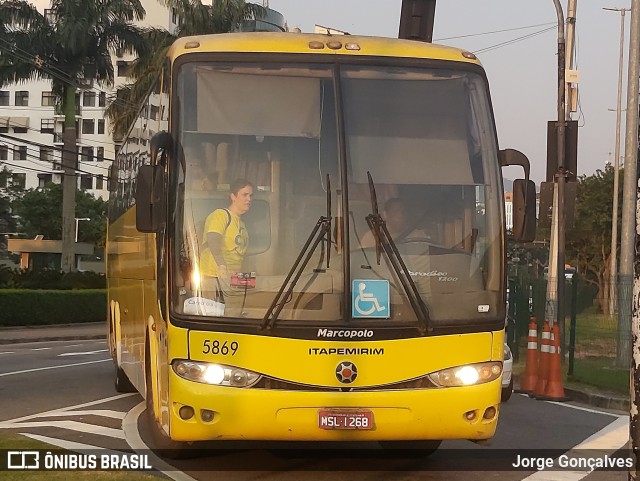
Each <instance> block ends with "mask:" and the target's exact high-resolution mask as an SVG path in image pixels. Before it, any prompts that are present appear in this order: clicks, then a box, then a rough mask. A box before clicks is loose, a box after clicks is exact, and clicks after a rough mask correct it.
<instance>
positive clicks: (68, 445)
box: [20, 433, 122, 455]
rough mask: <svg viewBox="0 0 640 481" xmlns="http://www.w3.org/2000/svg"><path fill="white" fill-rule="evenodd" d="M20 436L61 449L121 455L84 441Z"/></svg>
mask: <svg viewBox="0 0 640 481" xmlns="http://www.w3.org/2000/svg"><path fill="white" fill-rule="evenodd" d="M20 434H21V435H22V436H26V437H28V438H31V439H35V440H36V441H41V442H43V443H47V444H51V445H53V446H58V447H59V448H62V449H67V450H69V451H78V452H83V451H85V450H87V449H99V450H100V451H101V452H104V453H105V454H118V455H122V453H121V452H120V451H114V450H113V449H106V448H101V447H100V446H94V445H92V444H84V443H76V442H74V441H67V440H64V439H57V438H50V437H49V436H41V435H40V434H31V433H20Z"/></svg>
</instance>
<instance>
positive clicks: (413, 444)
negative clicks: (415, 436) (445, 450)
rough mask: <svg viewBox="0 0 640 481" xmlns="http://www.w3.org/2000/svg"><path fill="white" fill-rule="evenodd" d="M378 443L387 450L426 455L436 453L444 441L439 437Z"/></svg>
mask: <svg viewBox="0 0 640 481" xmlns="http://www.w3.org/2000/svg"><path fill="white" fill-rule="evenodd" d="M378 444H380V447H381V448H382V449H384V450H385V451H390V452H391V451H398V452H399V454H408V455H412V456H423V457H424V456H430V455H431V454H433V453H435V452H436V450H437V449H438V448H439V447H440V444H442V441H440V440H437V439H433V440H428V441H427V440H424V441H378Z"/></svg>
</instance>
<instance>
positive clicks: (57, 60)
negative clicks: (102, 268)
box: [0, 0, 147, 272]
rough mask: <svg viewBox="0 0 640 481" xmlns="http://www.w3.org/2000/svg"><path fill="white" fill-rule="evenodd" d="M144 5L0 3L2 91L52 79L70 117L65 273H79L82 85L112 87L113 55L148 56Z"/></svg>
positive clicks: (134, 1)
mask: <svg viewBox="0 0 640 481" xmlns="http://www.w3.org/2000/svg"><path fill="white" fill-rule="evenodd" d="M144 15H145V11H144V8H142V4H141V3H140V0H52V2H51V10H50V14H48V15H43V14H41V13H40V12H38V10H37V9H36V8H35V7H34V6H33V5H31V4H30V3H29V2H28V1H25V0H3V1H2V2H0V58H1V59H2V60H0V66H1V67H2V68H0V87H2V86H4V85H7V84H11V83H16V82H25V81H29V80H35V79H48V80H51V83H52V91H53V92H54V94H55V95H56V96H57V98H58V105H59V107H61V110H62V112H63V113H64V115H65V123H64V134H63V154H62V163H63V167H64V180H63V201H62V204H63V207H62V269H63V270H64V271H65V272H68V271H71V270H73V268H74V264H75V263H74V234H75V232H74V227H75V224H74V217H75V191H76V173H75V169H76V166H77V152H76V126H75V124H76V120H75V112H76V92H77V91H78V90H79V89H80V86H79V83H80V81H81V80H85V79H86V80H95V81H97V82H98V84H101V85H112V84H113V80H114V71H113V62H112V60H111V53H112V52H115V50H116V49H125V50H129V51H133V52H135V53H137V54H138V55H144V54H145V46H146V45H147V44H146V42H145V41H144V39H143V36H142V34H143V33H144V31H143V30H142V29H139V28H138V27H136V26H134V25H133V24H132V22H133V21H135V20H141V19H143V18H144Z"/></svg>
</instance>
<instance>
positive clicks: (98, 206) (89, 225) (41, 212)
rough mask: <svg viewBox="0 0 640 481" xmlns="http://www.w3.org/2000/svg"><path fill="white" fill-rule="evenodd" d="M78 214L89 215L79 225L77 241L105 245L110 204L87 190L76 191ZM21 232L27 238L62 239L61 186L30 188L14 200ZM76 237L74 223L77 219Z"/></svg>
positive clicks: (50, 185)
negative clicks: (108, 206) (108, 205)
mask: <svg viewBox="0 0 640 481" xmlns="http://www.w3.org/2000/svg"><path fill="white" fill-rule="evenodd" d="M76 207H77V214H78V215H77V217H87V218H89V219H90V220H89V221H84V222H82V223H81V224H80V225H79V228H78V242H90V243H94V244H96V245H97V246H100V247H102V246H104V243H105V235H106V225H107V220H106V219H107V203H106V202H105V201H103V200H102V199H99V198H95V197H94V196H92V195H91V194H88V193H86V192H84V191H80V190H79V191H77V192H76ZM14 210H15V212H16V215H17V216H18V217H19V222H20V231H21V232H24V233H25V234H26V235H27V237H30V238H33V237H35V236H36V235H44V237H45V239H60V235H61V233H62V186H61V185H60V184H53V183H50V184H47V186H46V187H44V188H43V189H29V190H27V191H25V193H24V194H23V195H22V197H21V198H20V199H18V200H16V201H15V202H14ZM74 239H75V222H74Z"/></svg>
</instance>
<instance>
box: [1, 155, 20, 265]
mask: <svg viewBox="0 0 640 481" xmlns="http://www.w3.org/2000/svg"><path fill="white" fill-rule="evenodd" d="M10 179H11V171H10V170H8V169H7V168H6V167H3V168H2V170H0V233H1V232H4V233H5V234H0V254H1V255H2V256H3V257H4V256H5V255H6V254H7V238H8V235H7V234H6V233H8V232H15V231H16V227H17V223H16V218H15V215H14V214H13V212H12V210H11V203H12V201H13V200H14V199H15V198H16V196H17V195H18V194H19V191H17V190H15V189H14V188H12V185H11V182H10Z"/></svg>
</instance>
